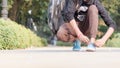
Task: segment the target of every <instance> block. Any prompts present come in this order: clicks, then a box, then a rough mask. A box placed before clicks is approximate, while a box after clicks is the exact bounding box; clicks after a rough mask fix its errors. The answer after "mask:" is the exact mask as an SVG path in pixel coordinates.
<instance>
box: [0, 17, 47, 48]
mask: <svg viewBox="0 0 120 68" xmlns="http://www.w3.org/2000/svg"><path fill="white" fill-rule="evenodd" d="M44 45H47V42H46V40H45V39H43V38H39V37H38V36H37V35H36V34H34V32H32V31H30V30H29V29H26V28H25V27H24V26H22V25H18V24H17V23H16V22H14V21H11V20H9V19H7V20H4V19H2V18H0V49H16V48H27V47H30V46H44Z"/></svg>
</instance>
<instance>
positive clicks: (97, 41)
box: [95, 39, 106, 47]
mask: <svg viewBox="0 0 120 68" xmlns="http://www.w3.org/2000/svg"><path fill="white" fill-rule="evenodd" d="M105 42H106V41H105V40H103V39H99V40H96V41H95V45H96V46H97V47H102V46H103V45H104V44H105Z"/></svg>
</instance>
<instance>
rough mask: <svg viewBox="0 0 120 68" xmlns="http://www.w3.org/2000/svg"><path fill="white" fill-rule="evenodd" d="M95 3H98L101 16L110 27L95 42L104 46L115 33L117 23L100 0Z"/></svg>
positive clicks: (99, 45)
mask: <svg viewBox="0 0 120 68" xmlns="http://www.w3.org/2000/svg"><path fill="white" fill-rule="evenodd" d="M95 4H96V6H97V8H98V11H99V14H100V16H101V17H102V19H103V20H104V22H105V24H106V25H107V26H108V27H109V28H108V30H107V32H106V33H105V35H104V36H103V37H102V38H101V39H99V40H97V41H96V42H95V45H96V46H98V47H101V46H103V45H104V44H105V42H106V41H107V40H108V39H109V37H110V36H111V35H112V34H113V32H114V30H115V28H116V24H115V22H114V21H113V20H112V18H111V17H110V15H109V14H108V12H107V11H106V9H105V8H104V7H103V5H102V4H101V3H100V2H99V0H96V2H95Z"/></svg>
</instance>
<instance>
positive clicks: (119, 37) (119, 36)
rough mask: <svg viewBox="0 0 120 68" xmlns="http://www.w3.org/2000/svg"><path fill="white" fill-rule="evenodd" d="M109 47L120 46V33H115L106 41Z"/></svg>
mask: <svg viewBox="0 0 120 68" xmlns="http://www.w3.org/2000/svg"><path fill="white" fill-rule="evenodd" d="M106 46H108V47H120V33H114V34H113V36H112V38H111V39H109V40H108V41H107V43H106Z"/></svg>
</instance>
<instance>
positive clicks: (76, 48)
mask: <svg viewBox="0 0 120 68" xmlns="http://www.w3.org/2000/svg"><path fill="white" fill-rule="evenodd" d="M80 49H81V42H80V41H79V40H75V41H74V42H73V51H79V50H80Z"/></svg>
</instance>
